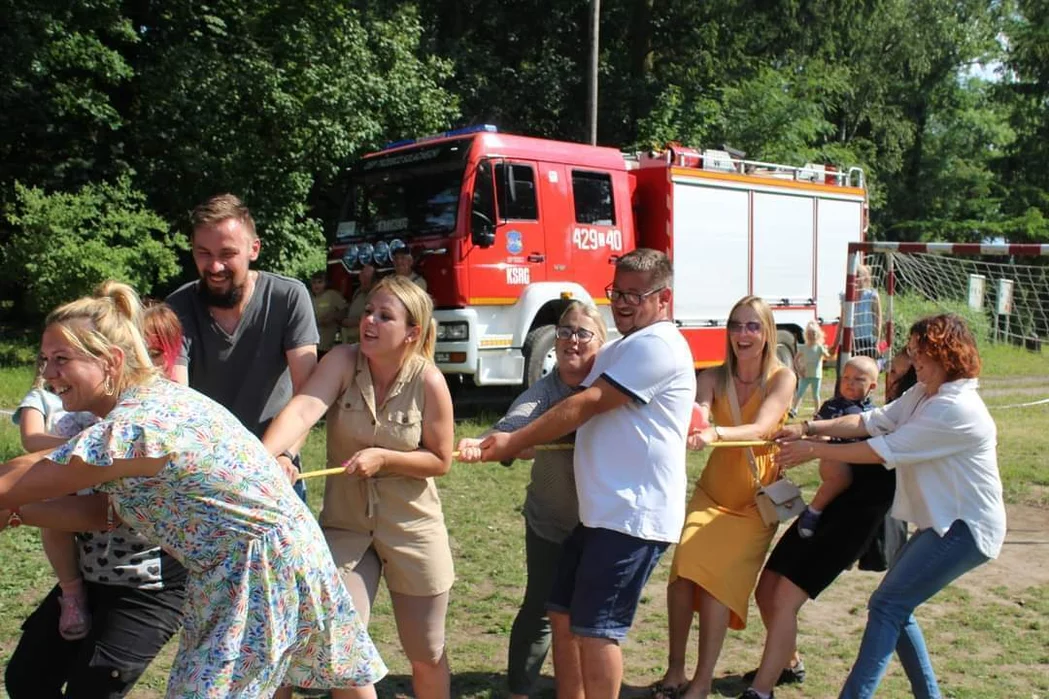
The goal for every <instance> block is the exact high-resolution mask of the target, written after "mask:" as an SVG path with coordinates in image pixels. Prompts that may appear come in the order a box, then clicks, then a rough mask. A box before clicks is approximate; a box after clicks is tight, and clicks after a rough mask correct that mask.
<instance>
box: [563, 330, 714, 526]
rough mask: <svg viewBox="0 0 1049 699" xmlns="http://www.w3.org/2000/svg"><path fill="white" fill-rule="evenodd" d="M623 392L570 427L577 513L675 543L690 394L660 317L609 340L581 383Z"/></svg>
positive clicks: (675, 339) (589, 522)
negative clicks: (621, 401)
mask: <svg viewBox="0 0 1049 699" xmlns="http://www.w3.org/2000/svg"><path fill="white" fill-rule="evenodd" d="M598 378H604V379H605V380H606V381H608V382H609V383H611V384H612V385H614V386H615V387H617V388H618V389H619V390H621V391H623V392H624V393H626V394H627V395H628V396H630V398H631V401H630V402H629V403H627V404H626V405H624V406H622V407H620V408H616V409H615V410H609V411H608V412H605V413H601V414H600V415H597V416H595V417H593V418H591V419H590V420H588V421H587V422H585V423H584V424H583V425H582V426H581V427H580V428H579V430H578V431H577V432H576V443H575V477H576V490H577V492H578V494H579V518H580V521H582V523H583V524H584V525H586V526H588V527H595V528H597V527H600V528H603V529H611V530H613V531H617V532H622V533H624V534H629V535H631V536H636V537H638V538H641V539H647V540H650V541H663V542H668V543H676V542H677V540H678V538H679V537H680V536H681V527H682V526H683V525H684V523H685V494H686V491H687V482H686V480H687V476H686V474H685V448H686V446H685V441H686V438H687V434H688V425H689V421H690V420H691V417H692V403H693V401H694V400H695V396H696V373H695V369H694V368H693V365H692V353H691V352H690V351H689V348H688V343H687V342H686V341H685V338H684V337H682V335H681V333H680V331H678V329H677V327H675V326H674V324H673V323H671V322H669V321H661V322H658V323H654V324H652V325H649V326H648V327H645V328H642V329H640V330H637V331H635V332H633V333H631V334H630V335H627V336H626V337H623V338H621V339H619V340H616V341H614V342H611V343H609V344H608V345H606V346H605V348H604V349H603V350H602V352H601V353H600V354H599V355H598V356H597V359H596V361H595V362H594V368H593V369H592V370H591V372H590V375H589V376H588V377H587V378H586V379H585V380H584V381H583V384H582V385H583V386H584V387H586V386H590V385H591V384H592V383H593V382H594V381H596V380H597V379H598Z"/></svg>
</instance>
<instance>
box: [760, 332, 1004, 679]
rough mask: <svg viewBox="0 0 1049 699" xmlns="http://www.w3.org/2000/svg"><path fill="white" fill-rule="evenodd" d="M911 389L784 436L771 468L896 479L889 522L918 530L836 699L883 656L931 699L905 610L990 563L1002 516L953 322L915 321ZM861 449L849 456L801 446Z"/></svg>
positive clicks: (917, 637)
mask: <svg viewBox="0 0 1049 699" xmlns="http://www.w3.org/2000/svg"><path fill="white" fill-rule="evenodd" d="M907 354H908V355H910V358H911V361H912V363H913V365H914V369H915V372H916V373H917V377H918V384H916V385H915V386H914V387H913V388H911V389H910V390H908V391H907V392H906V393H904V394H903V395H902V396H901V397H900V398H899V399H898V400H896V401H894V402H893V403H890V404H889V405H886V406H885V407H884V408H877V409H875V410H872V411H869V412H866V413H863V414H861V415H848V416H845V417H840V418H837V419H835V420H821V421H818V422H807V421H806V422H804V423H802V424H800V425H789V426H787V427H785V428H784V429H783V430H781V431H780V433H779V434H778V435H777V437H778V438H779V439H780V440H782V443H781V448H780V452H779V454H778V455H777V461H778V463H779V464H780V466H782V467H787V468H790V467H793V466H796V465H798V464H800V463H803V462H805V461H809V460H810V459H833V460H837V461H843V462H847V463H851V464H860V463H870V464H884V466H885V467H886V468H888V469H894V470H895V471H896V499H895V501H894V502H893V507H892V515H893V516H894V517H896V518H897V519H902V520H906V521H908V522H912V523H913V524H914V525H915V526H916V527H917V529H918V531H917V533H915V535H914V536H913V537H911V539H910V541H908V542H907V544H906V545H905V546H904V547H903V548H902V549H901V550H900V553H899V554H898V555H897V557H896V560H895V561H894V562H893V565H892V568H891V569H890V570H889V572H888V573H886V575H885V578H884V579H883V580H882V582H881V584H880V585H879V586H878V589H877V590H875V591H874V594H872V595H871V599H870V602H869V603H868V605H867V608H868V615H867V628H866V629H865V630H864V632H863V641H862V642H861V644H860V651H859V655H858V656H857V658H856V662H855V663H854V664H853V667H852V672H851V673H849V676H848V679H846V681H845V686H844V687H843V688H842V690H841V695H840V696H841V697H846V698H848V699H853V698H858V697H871V696H873V695H874V692H875V690H876V689H877V687H878V683H879V682H880V681H881V677H882V675H883V674H884V673H885V669H886V667H887V666H888V664H889V659H890V658H891V657H892V653H893V651H896V653H897V655H898V656H899V658H900V663H901V664H902V665H903V669H904V671H905V672H906V673H907V678H908V679H909V680H910V683H911V689H912V691H913V693H914V696H915V697H919V698H920V699H923V698H926V697H939V696H940V691H939V687H938V686H937V684H936V675H935V673H934V672H933V669H932V663H931V662H930V660H929V654H928V651H927V650H926V648H925V641H924V639H923V638H922V633H921V629H920V628H919V627H918V622H917V621H916V620H915V618H914V610H915V609H916V608H917V607H918V605H920V604H922V603H923V602H925V601H926V600H928V599H929V598H931V597H932V596H933V595H935V594H936V593H937V592H939V591H940V590H942V589H943V588H945V587H946V586H947V585H948V584H950V583H951V582H952V581H954V580H955V579H956V578H958V577H959V576H961V575H963V574H964V573H966V572H968V571H970V570H972V569H973V568H975V567H976V566H978V565H981V564H983V563H986V562H987V561H989V560H990V559H992V558H995V557H997V556H998V553H999V551H1001V548H1002V542H1003V541H1004V539H1005V505H1004V504H1003V502H1002V482H1001V478H1000V476H999V473H998V457H997V453H996V446H997V438H996V428H995V424H994V421H993V420H992V419H991V416H990V414H989V413H988V412H987V406H985V405H984V403H983V400H982V399H981V398H980V396H979V394H978V393H977V392H976V388H977V382H976V377H977V376H978V375H979V373H980V355H979V352H978V351H977V348H976V342H975V340H974V339H973V335H972V332H971V331H970V330H969V328H968V326H966V324H965V321H963V320H962V319H961V318H960V317H958V316H956V315H954V314H944V315H937V316H931V317H928V318H923V319H922V320H919V321H918V322H917V323H915V324H914V325H913V326H912V327H911V330H910V340H909V342H908V343H907ZM806 436H818V437H868V436H869V437H870V439H868V440H866V441H861V442H852V443H850V444H830V443H827V442H819V441H812V440H807V439H802V438H803V437H806Z"/></svg>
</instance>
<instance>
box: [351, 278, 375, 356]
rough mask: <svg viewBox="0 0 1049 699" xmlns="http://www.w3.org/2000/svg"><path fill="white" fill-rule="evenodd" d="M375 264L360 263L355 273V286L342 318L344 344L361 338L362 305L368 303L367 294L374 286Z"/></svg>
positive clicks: (355, 341)
mask: <svg viewBox="0 0 1049 699" xmlns="http://www.w3.org/2000/svg"><path fill="white" fill-rule="evenodd" d="M377 281H378V279H377V278H376V273H375V265H372V264H366V265H361V270H360V273H359V274H358V275H357V286H356V287H355V288H354V290H353V295H352V296H350V306H349V308H348V309H347V310H346V317H345V318H343V319H342V341H343V343H344V344H347V345H352V344H355V343H357V342H360V340H361V317H362V316H363V315H364V305H365V304H366V303H368V294H370V293H371V290H372V287H374V286H375V282H377Z"/></svg>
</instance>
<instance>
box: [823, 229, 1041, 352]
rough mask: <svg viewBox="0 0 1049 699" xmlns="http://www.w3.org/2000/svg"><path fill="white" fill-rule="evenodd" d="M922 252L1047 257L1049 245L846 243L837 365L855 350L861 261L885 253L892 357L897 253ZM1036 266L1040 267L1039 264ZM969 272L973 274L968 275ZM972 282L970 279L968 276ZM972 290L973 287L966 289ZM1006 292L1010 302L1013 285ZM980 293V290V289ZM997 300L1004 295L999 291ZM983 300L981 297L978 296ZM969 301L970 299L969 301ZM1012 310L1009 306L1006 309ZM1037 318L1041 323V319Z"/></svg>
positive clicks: (886, 307) (886, 328) (886, 330)
mask: <svg viewBox="0 0 1049 699" xmlns="http://www.w3.org/2000/svg"><path fill="white" fill-rule="evenodd" d="M916 253H917V254H921V255H938V256H949V257H957V258H1002V259H1003V260H1005V259H1006V258H1028V259H1033V258H1049V245H1045V244H1037V243H1025V244H979V243H901V242H877V241H867V242H856V243H849V247H848V258H847V269H846V275H845V297H844V301H843V306H842V319H841V328H840V331H841V342H840V343H839V348H840V350H839V361H838V366H839V367H841V366H843V365H844V363H845V362H847V361H848V360H849V359H850V358H851V357H852V355H853V350H854V346H853V345H854V338H855V334H854V331H855V328H856V322H857V318H856V307H857V300H858V299H859V296H860V292H861V288H860V287H859V285H858V284H857V273H858V272H859V270H860V265H861V264H863V263H864V260H865V258H866V257H867V256H870V255H876V254H882V255H884V256H885V265H884V270H883V273H882V279H881V281H882V288H883V290H884V294H885V303H884V308H883V309H882V311H883V314H882V315H883V317H884V318H885V323H884V333H885V337H886V338H887V339H888V342H887V347H886V351H885V353H884V355H885V358H886V359H891V358H892V351H893V338H895V336H896V327H895V326H896V321H895V314H894V312H893V311H894V307H895V297H896V293H897V288H898V285H897V282H898V279H897V265H896V263H897V256H898V255H908V254H916ZM997 264H998V265H999V266H1000V267H1002V266H1004V265H1005V264H1006V263H1005V262H998V263H997ZM1039 269H1042V268H1041V267H1040V268H1039ZM1044 269H1045V270H1046V271H1049V265H1047V266H1045V267H1044ZM970 276H972V275H970ZM977 276H978V275H977ZM1044 281H1045V276H1044V272H1043V273H1042V276H1041V282H1042V283H1044ZM970 282H971V280H970ZM968 293H969V294H970V298H971V294H972V290H971V289H970V290H969V291H968ZM1008 293H1009V301H1008V303H1009V305H1010V306H1011V303H1012V286H1011V285H1010V286H1009V287H1008ZM981 295H982V291H981ZM998 298H999V302H1002V301H1000V300H1001V299H1002V298H1004V295H1003V294H1002V293H1001V292H999V294H998ZM1035 299H1036V301H1037V302H1038V303H1039V309H1040V310H1039V313H1040V314H1041V315H1042V319H1044V318H1045V308H1044V304H1045V300H1044V299H1042V298H1041V297H1038V296H1037V291H1036V296H1035ZM981 302H982V299H981ZM970 303H971V302H970ZM1005 310H1006V311H1008V312H1011V311H1010V309H1008V308H1006V309H1005ZM1042 319H1040V324H1041V323H1042ZM997 330H998V324H997V318H996V321H995V333H996V335H997ZM1042 333H1043V335H1042V336H1040V337H1036V338H1032V339H1033V340H1036V341H1038V342H1040V341H1041V340H1042V339H1045V335H1044V333H1045V328H1042Z"/></svg>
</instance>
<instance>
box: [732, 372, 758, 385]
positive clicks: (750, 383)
mask: <svg viewBox="0 0 1049 699" xmlns="http://www.w3.org/2000/svg"><path fill="white" fill-rule="evenodd" d="M732 378H734V379H735V380H736V381H739V382H740V383H741V384H743V385H744V386H750V385H752V384H755V383H757V382H758V380H760V379H761V377H760V376H757V377H755V378H753V379H751V380H750V381H744V380H743V379H741V378H739V376H737V375H735V374H734V375H733V376H732Z"/></svg>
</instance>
